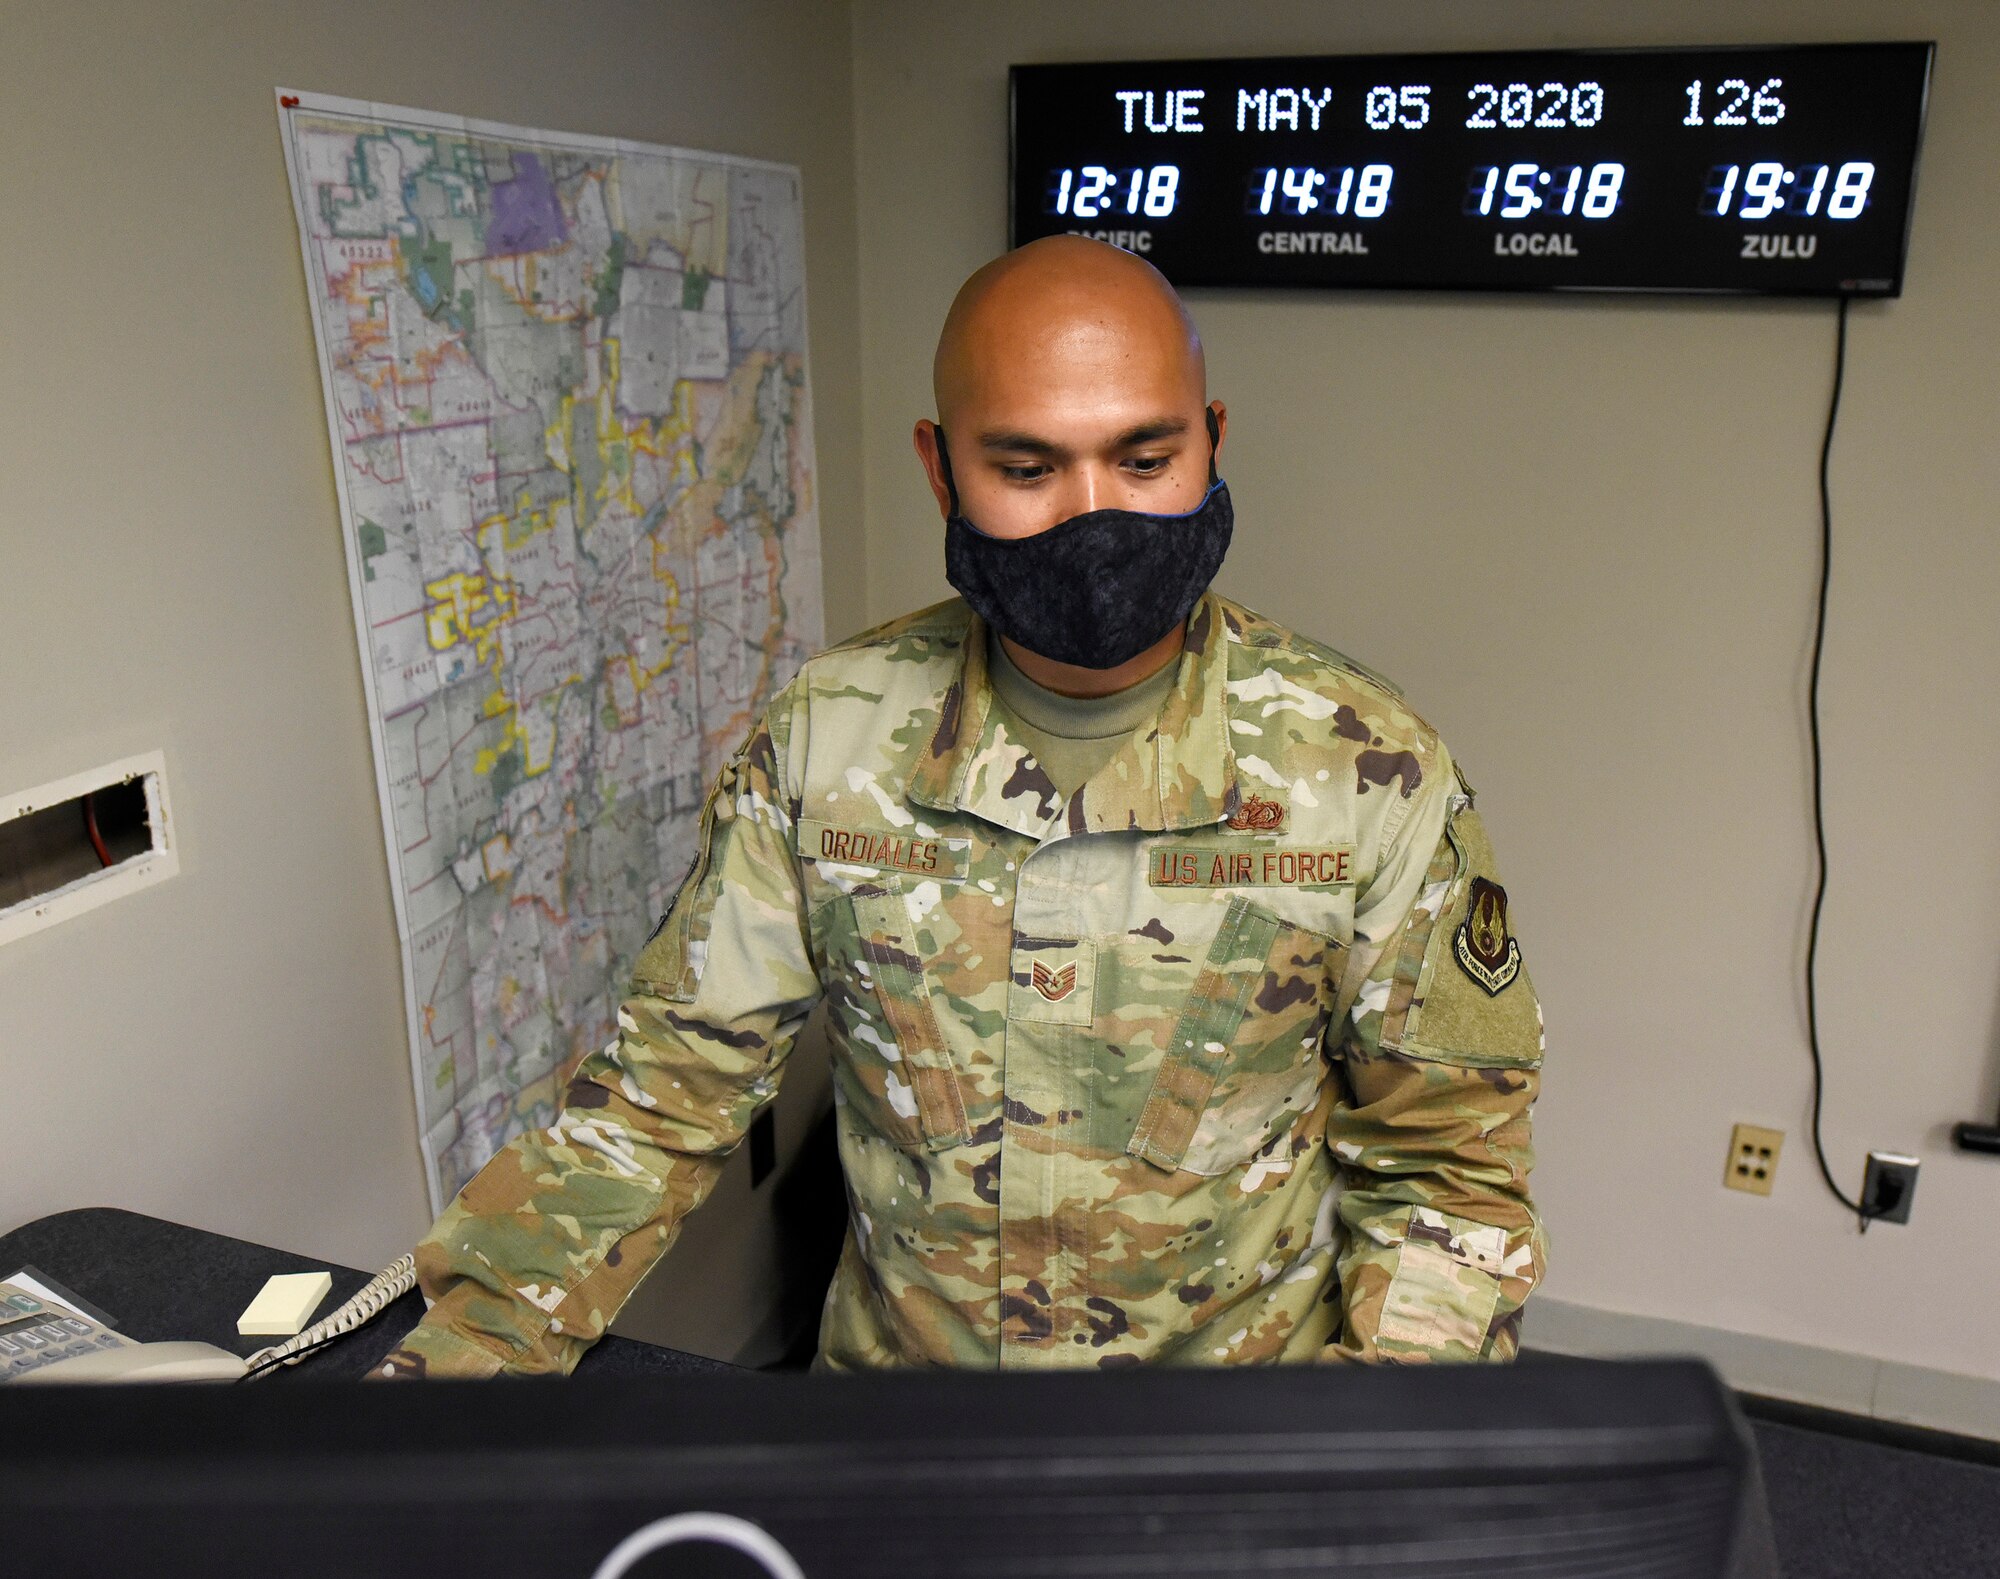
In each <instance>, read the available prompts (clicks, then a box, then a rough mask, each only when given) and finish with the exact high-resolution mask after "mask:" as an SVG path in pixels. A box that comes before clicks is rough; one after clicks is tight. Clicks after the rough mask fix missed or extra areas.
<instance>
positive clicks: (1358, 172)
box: [1243, 164, 1396, 219]
mask: <svg viewBox="0 0 2000 1579" xmlns="http://www.w3.org/2000/svg"><path fill="white" fill-rule="evenodd" d="M1395 179H1396V172H1395V170H1394V169H1393V168H1391V167H1390V166H1388V165H1386V164H1365V165H1361V166H1360V167H1358V168H1357V167H1355V166H1354V165H1335V166H1334V167H1333V168H1332V169H1330V170H1320V169H1317V168H1315V167H1314V166H1312V165H1285V166H1282V167H1281V166H1275V165H1271V166H1265V167H1263V168H1260V169H1256V170H1252V171H1251V172H1250V191H1249V194H1248V197H1247V198H1246V200H1245V202H1244V205H1243V206H1244V212H1245V213H1250V214H1269V213H1272V212H1276V213H1280V214H1297V215H1299V216H1300V217H1302V218H1303V217H1304V216H1305V215H1307V214H1310V213H1313V212H1315V211H1316V210H1319V209H1325V210H1326V211H1327V212H1328V213H1332V214H1347V213H1349V212H1350V211H1351V212H1352V213H1353V215H1354V217H1355V218H1356V219H1379V218H1380V217H1381V216H1382V215H1383V214H1385V213H1387V212H1388V209H1389V188H1390V186H1391V185H1392V184H1393V183H1394V182H1395Z"/></svg>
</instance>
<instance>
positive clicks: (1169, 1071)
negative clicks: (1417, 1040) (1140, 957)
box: [1125, 896, 1341, 1176]
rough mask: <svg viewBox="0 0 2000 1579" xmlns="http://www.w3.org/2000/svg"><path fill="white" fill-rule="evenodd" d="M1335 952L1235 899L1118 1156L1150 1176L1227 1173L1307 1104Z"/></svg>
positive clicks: (1318, 1073)
mask: <svg viewBox="0 0 2000 1579" xmlns="http://www.w3.org/2000/svg"><path fill="white" fill-rule="evenodd" d="M1340 952H1341V946H1340V945H1339V944H1337V943H1335V942H1334V941H1333V940H1331V939H1329V938H1326V937H1322V936H1321V935H1319V934H1318V933H1316V932H1309V931H1307V930H1305V929H1304V928H1302V927H1295V926H1292V925H1291V924H1290V923H1288V922H1285V921H1281V920H1279V919H1278V917H1276V916H1274V915H1272V914H1270V913H1269V912H1268V911H1265V910H1262V909H1260V908H1258V907H1257V906H1255V905H1253V904H1251V903H1250V902H1249V901H1248V900H1246V899H1243V898H1242V897H1240V896H1239V897H1236V898H1232V899H1231V900H1230V902H1229V908H1228V910H1227V911H1226V912H1225V913H1224V915H1223V919H1222V924H1221V926H1220V927H1219V928H1218V929H1217V931H1216V935H1215V942H1214V944H1213V945H1212V946H1211V947H1210V949H1209V951H1208V957H1207V959H1206V960H1205V961H1204V962H1203V965H1202V968H1201V971H1200V973H1199V974H1198V975H1197V976H1196V978H1195V983H1194V986H1193V988H1192V989H1191V990H1190V992H1189V994H1188V998H1187V1002H1186V1003H1185V1005H1184V1006H1183V1008H1182V1010H1181V1013H1180V1015H1179V1017H1178V1019H1177V1020H1176V1022H1175V1025H1174V1029H1173V1035H1172V1040H1171V1041H1170V1042H1169V1043H1168V1046H1167V1052H1166V1056H1165V1058H1164V1059H1163V1060H1162V1061H1161V1064H1160V1068H1159V1072H1158V1073H1157V1074H1156V1075H1155V1076H1154V1078H1153V1086H1152V1090H1151V1091H1150V1093H1149V1094H1148V1095H1147V1098H1146V1103H1145V1106H1144V1107H1143V1108H1142V1109H1141V1110H1140V1113H1139V1122H1138V1124H1137V1125H1136V1126H1135V1127H1134V1129H1133V1132H1132V1138H1131V1141H1130V1142H1129V1143H1128V1144H1127V1146H1126V1148H1125V1149H1126V1151H1127V1152H1128V1153H1129V1154H1131V1155H1132V1156H1135V1157H1143V1158H1145V1159H1146V1160H1147V1161H1148V1162H1150V1163H1152V1164H1154V1165H1155V1166H1156V1167H1161V1168H1169V1169H1182V1170H1185V1171H1187V1172H1190V1173H1199V1174H1204V1175H1209V1176H1213V1175H1216V1174H1221V1173H1227V1172H1229V1171H1230V1170H1231V1169H1232V1168H1235V1167H1237V1166H1239V1165H1241V1164H1242V1163H1245V1162H1247V1161H1248V1160H1249V1159H1250V1158H1251V1157H1252V1156H1254V1155H1255V1154H1256V1153H1257V1152H1258V1151H1259V1150H1260V1149H1262V1148H1263V1147H1264V1146H1265V1145H1266V1144H1267V1143H1268V1142H1269V1141H1270V1140H1271V1139H1272V1137H1273V1136H1275V1135H1276V1134H1277V1133H1278V1132H1279V1131H1281V1130H1282V1129H1284V1128H1285V1127H1286V1126H1287V1125H1289V1124H1290V1123H1291V1122H1292V1121H1293V1120H1294V1119H1295V1118H1296V1117H1297V1116H1298V1114H1299V1113H1300V1112H1302V1111H1304V1110H1305V1109H1307V1108H1309V1107H1311V1106H1312V1103H1313V1099H1314V1097H1315V1095H1316V1094H1317V1092H1318V1089H1319V1085H1320V1082H1321V1080H1322V1078H1323V1077H1324V1070H1323V1065H1322V1062H1321V1058H1320V1051H1319V1042H1320V1034H1321V1032H1322V1031H1323V1030H1324V1029H1325V1026H1326V1016H1327V1012H1328V1009H1329V1006H1330V993H1331V982H1332V980H1333V966H1334V963H1335V959H1336V956H1337V955H1338V954H1339V953H1340Z"/></svg>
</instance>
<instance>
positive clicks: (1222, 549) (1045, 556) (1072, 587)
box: [937, 410, 1236, 669]
mask: <svg viewBox="0 0 2000 1579" xmlns="http://www.w3.org/2000/svg"><path fill="white" fill-rule="evenodd" d="M1220 439H1221V435H1220V433H1219V432H1218V431H1217V428H1216V422H1215V412H1214V411H1213V410H1211V411H1209V412H1208V492H1207V493H1205V494H1203V495H1202V499H1201V503H1200V504H1198V505H1196V506H1195V507H1194V508H1193V509H1192V510H1189V511H1187V512H1186V513H1185V514H1182V515H1147V514H1144V513H1143V512H1141V511H1138V510H1092V511H1090V512H1089V513H1088V514H1086V515H1073V516H1071V517H1070V518H1069V519H1068V520H1067V521H1059V522H1057V523H1056V524H1055V525H1054V526H1052V527H1050V528H1049V529H1048V530H1047V531H1045V532H1037V533H1035V535H1034V536H1032V537H989V536H988V535H987V534H986V533H984V532H982V531H980V530H979V528H978V527H976V526H974V525H973V524H972V522H970V521H969V520H967V519H966V518H965V515H964V513H963V512H962V511H961V510H960V509H959V504H958V484H957V482H956V481H955V480H954V479H953V477H952V474H951V455H950V453H949V452H948V451H947V450H946V449H945V438H944V429H943V428H939V429H937V448H938V462H939V465H940V467H941V469H942V470H943V472H944V481H945V487H946V489H947V490H949V492H950V495H951V514H950V515H949V516H948V517H947V518H946V520H945V529H944V573H945V579H946V580H948V581H949V582H950V583H951V584H952V586H953V587H954V588H955V589H956V590H957V592H958V595H959V596H960V597H962V598H964V599H965V601H966V602H967V603H968V604H970V605H971V607H972V609H973V612H975V613H976V614H978V615H979V617H980V618H981V619H983V620H985V621H986V623H987V624H988V625H991V626H992V627H993V628H994V629H995V630H997V631H998V632H1000V634H1001V635H1003V636H1011V637H1012V638H1013V639H1014V640H1015V641H1017V642H1019V643H1020V644H1021V645H1022V646H1023V647H1025V648H1027V649H1028V651H1029V652H1032V653H1037V654H1039V655H1040V656H1042V657H1044V658H1051V659H1054V660H1055V661H1056V662H1057V663H1071V664H1075V665H1077V666H1078V667H1079V668H1083V669H1115V668H1117V667H1118V665H1119V664H1121V663H1124V662H1125V661H1126V660H1127V659H1129V658H1136V657H1137V656H1138V655H1139V654H1140V653H1142V652H1144V651H1145V650H1146V649H1147V648H1148V647H1150V646H1152V645H1153V643H1155V642H1156V641H1159V640H1160V639H1161V638H1162V637H1164V636H1165V635H1167V633H1168V632H1170V631H1172V630H1173V629H1174V628H1175V627H1176V626H1179V625H1182V624H1185V623H1186V621H1187V617H1188V615H1189V614H1191V613H1193V612H1194V606H1195V604H1196V603H1197V602H1199V601H1200V599H1201V595H1202V593H1203V592H1205V591H1207V590H1208V584H1209V583H1210V582H1211V581H1213V580H1214V579H1215V573H1216V571H1218V570H1220V569H1221V568H1222V556H1223V555H1224V554H1226V553H1228V552H1229V537H1230V532H1231V530H1232V529H1233V527H1234V525H1235V521H1236V515H1235V511H1234V510H1233V509H1232V508H1231V507H1230V503H1229V487H1228V484H1226V483H1224V482H1222V481H1221V480H1220V479H1219V478H1218V477H1217V476H1216V475H1215V448H1216V445H1217V444H1218V443H1219V442H1220Z"/></svg>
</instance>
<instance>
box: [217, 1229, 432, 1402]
mask: <svg viewBox="0 0 2000 1579" xmlns="http://www.w3.org/2000/svg"><path fill="white" fill-rule="evenodd" d="M416 1282H417V1258H416V1257H415V1256H414V1255H405V1256H401V1257H399V1258H398V1259H396V1260H394V1261H392V1262H390V1263H389V1264H388V1265H387V1266H385V1267H384V1268H383V1269H382V1270H381V1271H380V1272H377V1273H376V1274H375V1275H374V1276H373V1277H372V1278H370V1279H369V1280H368V1282H367V1283H366V1284H365V1285H364V1286H363V1288H362V1290H361V1292H360V1293H358V1294H356V1295H355V1296H354V1298H352V1299H350V1300H349V1301H348V1302H347V1303H346V1304H345V1305H342V1306H341V1307H340V1309H338V1310H336V1311H335V1312H334V1313H333V1314H332V1315H331V1316H328V1317H327V1318H326V1320H324V1321H316V1322H314V1323H313V1324H312V1325H311V1326H310V1327H308V1328H306V1330H305V1331H304V1332H302V1333H300V1334H299V1335H298V1336H297V1337H296V1338H287V1339H286V1340H285V1341H284V1342H283V1343H279V1344H274V1345H273V1346H272V1347H270V1348H268V1349H259V1350H258V1351H257V1352H256V1353H255V1354H253V1355H251V1356H250V1358H249V1360H248V1361H247V1362H246V1363H247V1364H248V1366H249V1369H248V1370H247V1371H245V1372H244V1375H243V1380H245V1381H246V1382H247V1381H255V1380H256V1379H257V1378H258V1377H259V1376H264V1375H268V1374H269V1373H270V1372H272V1371H275V1370H277V1369H278V1368H279V1367H280V1366H283V1365H297V1364H298V1363H299V1361H300V1360H303V1359H304V1358H305V1357H306V1356H307V1355H308V1354H310V1353H312V1352H313V1351H314V1350H315V1349H318V1348H320V1347H322V1346H323V1345H325V1344H329V1343H332V1342H333V1341H334V1340H335V1339H337V1338H344V1337H346V1336H347V1335H348V1334H349V1333H350V1332H352V1331H354V1330H355V1328H357V1327H365V1326H366V1325H367V1324H368V1323H369V1322H371V1321H373V1320H374V1319H375V1318H376V1317H377V1316H379V1315H381V1314H382V1312H383V1311H385V1310H387V1309H388V1308H389V1306H390V1305H392V1304H394V1303H395V1302H396V1301H397V1300H399V1299H401V1298H402V1297H403V1296H404V1295H405V1294H407V1293H409V1291H410V1290H411V1289H412V1288H414V1287H415V1286H416Z"/></svg>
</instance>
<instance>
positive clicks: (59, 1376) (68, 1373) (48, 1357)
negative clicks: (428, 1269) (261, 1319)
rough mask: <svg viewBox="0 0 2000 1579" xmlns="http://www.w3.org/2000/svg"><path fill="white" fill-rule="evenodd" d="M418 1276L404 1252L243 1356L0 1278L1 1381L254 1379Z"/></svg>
mask: <svg viewBox="0 0 2000 1579" xmlns="http://www.w3.org/2000/svg"><path fill="white" fill-rule="evenodd" d="M416 1281H417V1266H416V1258H415V1257H414V1256H407V1255H406V1256H403V1257H401V1258H400V1259H398V1260H396V1261H394V1262H392V1263H390V1265H388V1266H386V1267H384V1268H383V1269H382V1270H381V1271H380V1272H377V1273H376V1274H375V1276H374V1277H372V1278H370V1279H369V1280H368V1283H367V1285H366V1286H365V1287H364V1288H363V1289H362V1290H361V1292H360V1293H358V1294H356V1295H355V1296H354V1298H352V1299H350V1300H349V1301H348V1302H347V1303H346V1304H344V1305H342V1306H341V1307H340V1308H339V1309H338V1310H336V1311H335V1312H334V1313H333V1314H332V1315H331V1316H328V1317H327V1318H326V1319H325V1320H323V1321H317V1322H314V1323H313V1324H312V1325H311V1326H310V1327H308V1328H306V1329H305V1331H303V1332H301V1333H299V1334H298V1336H297V1337H293V1338H287V1339H286V1340H285V1341H284V1342H283V1343H278V1344H273V1345H272V1346H270V1347H269V1348H264V1349H259V1350H258V1351H257V1352H256V1353H255V1354H253V1355H251V1356H250V1357H249V1358H248V1359H245V1358H244V1357H243V1356H241V1355H239V1354H232V1353H230V1352H229V1350H227V1349H220V1348H217V1347H216V1346H215V1345H214V1344H212V1343H195V1342H182V1343H135V1342H133V1340H132V1339H130V1338H128V1337H126V1336H125V1335H124V1334H123V1333H120V1332H116V1331H113V1330H112V1329H111V1327H110V1326H109V1325H107V1324H106V1323H104V1322H100V1321H97V1320H95V1319H94V1318H93V1317H92V1316H91V1315H90V1313H89V1312H88V1311H87V1310H78V1309H76V1308H75V1307H74V1306H72V1305H69V1304H65V1303H61V1302H60V1301H59V1300H57V1299H53V1298H45V1297H43V1296H42V1295H40V1294H37V1293H35V1292H33V1291H31V1290H29V1289H26V1288H22V1287H19V1286H17V1285H16V1284H13V1283H0V1382H12V1381H21V1382H123V1381H132V1382H207V1381H217V1382H228V1381H254V1380H256V1379H257V1378H258V1377H260V1376H268V1375H270V1374H271V1373H272V1372H274V1371H276V1370H277V1369H278V1368H279V1367H281V1366H286V1365H296V1364H298V1363H299V1361H301V1360H303V1359H304V1358H305V1357H306V1356H307V1355H309V1354H312V1353H315V1352H316V1351H318V1350H319V1349H321V1348H323V1347H324V1346H325V1345H327V1344H329V1343H331V1342H333V1341H334V1340H335V1339H336V1338H343V1337H345V1336H346V1335H347V1334H348V1333H350V1332H352V1331H354V1330H355V1329H356V1328H357V1327H361V1326H364V1325H366V1324H367V1323H368V1322H370V1321H373V1320H374V1319H375V1318H376V1317H377V1316H379V1315H380V1314H381V1313H382V1312H383V1311H384V1310H385V1309H387V1308H388V1306H389V1305H390V1304H391V1303H393V1302H394V1301H395V1300H397V1299H399V1298H401V1297H402V1295H404V1294H406V1293H408V1292H409V1290H410V1288H411V1287H412V1286H413V1285H414V1284H415V1283H416Z"/></svg>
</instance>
